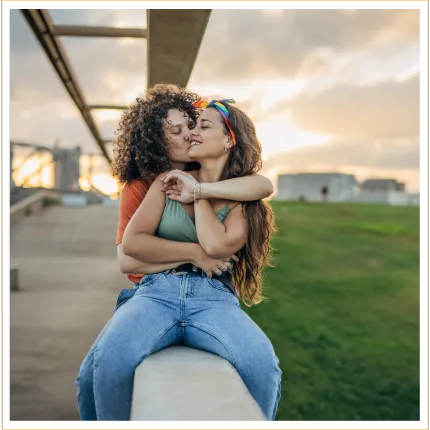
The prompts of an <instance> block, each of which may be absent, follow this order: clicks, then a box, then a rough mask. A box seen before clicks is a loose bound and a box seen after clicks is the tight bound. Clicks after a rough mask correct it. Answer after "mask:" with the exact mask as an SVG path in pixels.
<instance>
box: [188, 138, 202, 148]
mask: <svg viewBox="0 0 430 430" xmlns="http://www.w3.org/2000/svg"><path fill="white" fill-rule="evenodd" d="M201 144H202V142H199V141H198V140H192V141H191V142H190V144H189V145H188V149H190V148H191V147H192V146H197V145H201Z"/></svg>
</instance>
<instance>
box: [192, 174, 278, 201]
mask: <svg viewBox="0 0 430 430" xmlns="http://www.w3.org/2000/svg"><path fill="white" fill-rule="evenodd" d="M272 193H273V185H272V182H271V181H270V179H268V178H266V177H265V176H262V175H251V176H243V177H241V178H234V179H226V180H225V181H220V182H212V183H202V184H201V196H200V198H202V199H224V200H234V201H238V202H250V201H253V200H261V199H265V198H266V197H269V196H270V195H271V194H272Z"/></svg>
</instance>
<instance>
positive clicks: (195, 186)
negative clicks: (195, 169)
mask: <svg viewBox="0 0 430 430" xmlns="http://www.w3.org/2000/svg"><path fill="white" fill-rule="evenodd" d="M197 188H198V189H199V191H200V192H199V194H200V195H199V196H198V197H197ZM193 193H194V201H196V200H199V199H200V197H201V194H202V189H201V185H200V183H199V182H195V183H194V185H193Z"/></svg>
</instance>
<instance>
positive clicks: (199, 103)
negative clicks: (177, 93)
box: [193, 99, 236, 145]
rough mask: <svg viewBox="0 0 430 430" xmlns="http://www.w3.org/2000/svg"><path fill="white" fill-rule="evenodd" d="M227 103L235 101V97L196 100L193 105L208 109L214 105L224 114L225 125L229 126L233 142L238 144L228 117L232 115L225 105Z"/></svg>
mask: <svg viewBox="0 0 430 430" xmlns="http://www.w3.org/2000/svg"><path fill="white" fill-rule="evenodd" d="M223 103H224V104H225V103H235V101H234V100H233V99H227V100H212V101H211V102H208V101H206V100H199V101H197V102H195V103H194V104H193V105H194V107H195V108H197V109H207V108H210V107H214V108H215V109H216V110H217V111H218V112H219V113H220V114H221V116H222V118H223V120H224V122H225V125H226V126H227V128H228V131H229V132H230V134H231V138H232V140H233V144H234V145H236V135H235V134H234V131H233V130H232V128H231V127H230V123H229V122H228V117H229V116H230V113H229V111H228V110H227V108H226V107H225V106H224V104H223Z"/></svg>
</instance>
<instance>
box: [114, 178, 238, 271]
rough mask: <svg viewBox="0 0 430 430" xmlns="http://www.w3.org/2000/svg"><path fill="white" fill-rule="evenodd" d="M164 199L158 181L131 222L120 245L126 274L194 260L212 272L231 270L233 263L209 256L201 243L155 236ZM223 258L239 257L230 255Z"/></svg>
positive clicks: (122, 263)
mask: <svg viewBox="0 0 430 430" xmlns="http://www.w3.org/2000/svg"><path fill="white" fill-rule="evenodd" d="M164 202H165V195H164V193H163V192H162V191H161V182H160V181H155V182H154V183H153V184H152V185H151V187H150V188H149V190H148V193H147V194H146V196H145V198H144V199H143V201H142V202H141V204H140V206H139V208H138V209H137V210H136V212H135V213H134V215H133V216H132V218H131V220H130V222H129V223H128V225H127V227H126V229H125V232H124V237H123V241H122V245H121V247H120V248H117V253H118V260H119V261H120V265H121V270H122V271H124V272H126V273H132V272H140V273H151V272H152V273H155V272H160V271H163V270H167V269H171V268H175V267H178V266H179V265H181V264H185V263H192V264H194V265H196V266H197V267H199V268H201V269H202V270H204V271H205V272H206V274H207V275H208V276H212V273H216V274H221V271H220V268H222V269H224V270H227V269H229V268H230V266H229V265H228V264H227V265H226V264H225V263H223V261H222V258H212V257H210V256H208V255H207V253H206V252H205V251H204V250H203V248H202V247H201V246H200V245H199V244H197V243H184V242H175V241H171V240H166V239H161V238H159V237H156V236H154V234H155V232H156V230H157V227H158V224H159V223H160V219H161V216H162V213H163V209H164ZM119 246H120V245H118V247H119ZM222 257H226V258H225V260H229V259H230V258H233V259H236V260H237V257H235V256H230V254H225V255H223V256H222Z"/></svg>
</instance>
